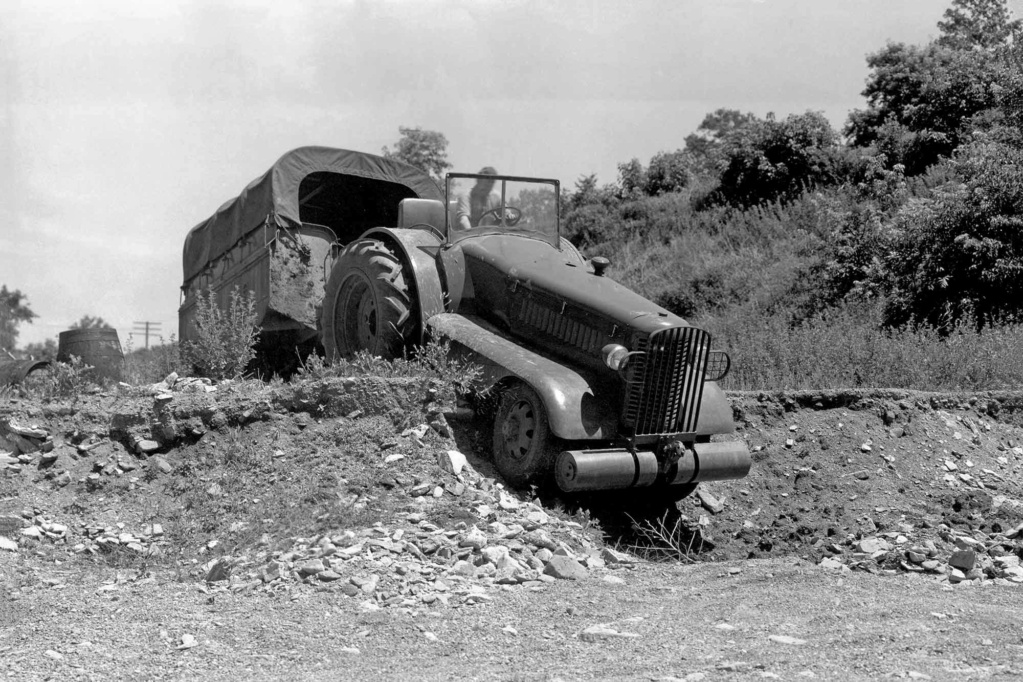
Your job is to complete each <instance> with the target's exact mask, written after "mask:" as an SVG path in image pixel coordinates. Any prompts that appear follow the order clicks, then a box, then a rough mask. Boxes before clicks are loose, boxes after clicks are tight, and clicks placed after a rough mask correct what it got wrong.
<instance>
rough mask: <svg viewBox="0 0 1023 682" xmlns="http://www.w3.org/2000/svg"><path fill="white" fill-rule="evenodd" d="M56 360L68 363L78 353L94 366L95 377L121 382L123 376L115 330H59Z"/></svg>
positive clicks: (122, 364) (121, 356)
mask: <svg viewBox="0 0 1023 682" xmlns="http://www.w3.org/2000/svg"><path fill="white" fill-rule="evenodd" d="M59 338H60V340H59V341H58V342H57V360H58V361H60V362H70V361H71V356H72V355H77V356H78V357H80V358H81V359H82V361H83V362H85V364H87V365H92V366H93V367H95V369H94V370H93V373H92V376H93V378H94V379H97V380H98V379H111V380H113V381H120V380H121V378H122V377H123V375H124V354H123V353H122V352H121V342H120V341H119V340H118V338H117V330H116V329H69V330H68V331H66V332H61V333H60V337H59Z"/></svg>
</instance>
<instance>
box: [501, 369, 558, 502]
mask: <svg viewBox="0 0 1023 682" xmlns="http://www.w3.org/2000/svg"><path fill="white" fill-rule="evenodd" d="M554 451H555V443H554V438H553V436H552V435H551V430H550V423H549V422H548V420H547V410H546V408H544V405H543V401H542V400H540V396H538V395H537V394H536V391H534V390H533V389H531V388H530V387H529V386H526V385H525V384H516V385H514V386H512V387H510V388H508V389H507V390H505V391H504V392H503V393H502V394H501V398H500V402H499V404H498V407H497V415H496V416H495V417H494V464H495V465H496V466H497V470H498V471H499V472H501V475H502V476H504V479H505V480H506V481H508V483H510V484H511V485H513V486H516V487H520V488H521V487H525V486H526V485H528V484H530V483H539V482H541V481H542V480H543V479H544V478H546V477H547V476H548V474H549V473H550V471H551V465H552V464H553V461H554Z"/></svg>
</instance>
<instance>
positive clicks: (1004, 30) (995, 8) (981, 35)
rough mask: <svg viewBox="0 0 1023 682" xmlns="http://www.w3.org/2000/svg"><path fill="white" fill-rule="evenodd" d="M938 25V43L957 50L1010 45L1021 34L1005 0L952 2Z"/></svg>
mask: <svg viewBox="0 0 1023 682" xmlns="http://www.w3.org/2000/svg"><path fill="white" fill-rule="evenodd" d="M942 16H943V17H944V18H943V19H942V20H941V21H939V22H938V28H939V29H940V30H941V37H940V38H938V42H939V43H941V44H942V45H947V46H949V47H952V48H955V49H973V48H978V49H985V50H989V49H992V48H997V47H1001V46H1004V45H1007V44H1008V43H1009V42H1010V41H1012V40H1013V39H1014V38H1016V37H1017V36H1018V35H1019V32H1020V21H1019V20H1018V19H1016V20H1013V19H1012V12H1010V11H1009V8H1008V7H1007V6H1006V4H1005V0H952V6H951V7H949V8H948V9H946V10H945V14H944V15H942Z"/></svg>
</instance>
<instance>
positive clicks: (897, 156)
mask: <svg viewBox="0 0 1023 682" xmlns="http://www.w3.org/2000/svg"><path fill="white" fill-rule="evenodd" d="M867 64H868V66H869V67H870V68H871V70H872V72H871V75H870V77H869V79H868V82H867V88H866V90H864V91H863V95H864V96H865V97H866V98H867V103H868V108H867V109H866V110H865V111H855V112H853V113H852V114H851V115H850V118H849V123H848V125H847V127H846V133H847V134H848V135H849V136H850V138H851V139H852V141H853V143H854V144H855V145H858V146H868V145H876V146H877V151H879V152H881V153H884V154H886V155H887V156H888V157H889V159H890V161H891V162H892V163H893V164H894V163H899V164H903V165H904V166H905V167H906V170H907V173H909V174H910V175H916V174H918V173H921V172H923V171H924V170H925V169H926V168H927V167H928V166H931V165H933V164H935V163H937V162H938V160H939V159H940V158H941V157H948V156H950V155H951V154H952V152H953V151H954V150H955V149H956V147H957V146H958V145H959V144H960V143H961V141H962V140H963V138H964V136H965V135H967V134H968V132H969V130H970V122H971V120H972V119H973V117H974V116H976V115H977V114H979V113H981V112H983V111H986V110H988V109H990V108H991V107H992V106H993V105H994V104H995V96H996V91H997V88H996V87H994V86H995V84H996V82H997V80H998V78H999V73H1000V71H999V69H998V65H997V61H996V60H995V59H994V58H993V57H992V56H991V55H990V54H988V53H985V52H981V51H973V50H959V49H955V48H953V47H950V46H948V45H946V44H942V43H938V42H935V43H931V44H929V45H927V46H925V47H917V46H913V45H904V44H901V43H899V44H890V45H888V46H887V47H885V48H884V49H883V50H881V51H880V52H877V53H875V54H872V55H870V56H869V57H868V58H867Z"/></svg>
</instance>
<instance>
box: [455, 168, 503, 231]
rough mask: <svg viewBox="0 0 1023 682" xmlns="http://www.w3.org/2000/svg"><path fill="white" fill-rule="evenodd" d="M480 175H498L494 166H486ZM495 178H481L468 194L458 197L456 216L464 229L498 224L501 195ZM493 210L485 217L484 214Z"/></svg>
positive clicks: (459, 224)
mask: <svg viewBox="0 0 1023 682" xmlns="http://www.w3.org/2000/svg"><path fill="white" fill-rule="evenodd" d="M479 175H497V171H496V170H494V168H493V167H492V166H486V167H484V168H483V169H482V170H480V172H479ZM494 182H495V181H494V180H491V179H489V178H479V179H477V180H476V184H475V185H473V188H472V189H471V190H469V194H468V196H464V195H463V196H461V197H459V198H458V208H457V209H456V212H455V217H456V221H457V224H458V226H459V227H460V228H461V229H463V230H469V229H472V228H473V227H479V226H480V225H481V224H482V225H497V224H498V220H497V216H498V214H499V213H500V208H501V197H500V196H498V194H497V192H494V191H492V190H493V189H494ZM488 212H491V213H490V215H487V216H485V217H484V214H486V213H488ZM481 218H482V221H481Z"/></svg>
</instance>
